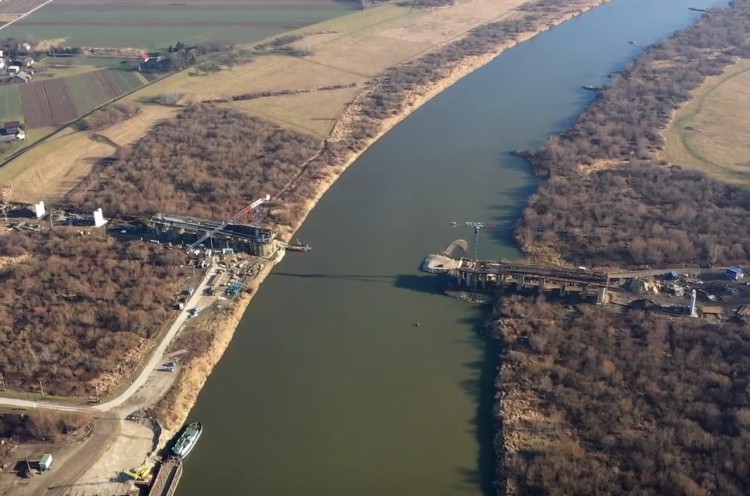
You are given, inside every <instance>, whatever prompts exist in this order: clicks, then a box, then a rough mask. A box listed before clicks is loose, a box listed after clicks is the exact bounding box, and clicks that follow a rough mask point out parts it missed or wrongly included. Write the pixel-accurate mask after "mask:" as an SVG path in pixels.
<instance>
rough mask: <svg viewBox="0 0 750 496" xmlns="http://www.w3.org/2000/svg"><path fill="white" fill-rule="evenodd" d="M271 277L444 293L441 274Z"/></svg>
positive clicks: (276, 274)
mask: <svg viewBox="0 0 750 496" xmlns="http://www.w3.org/2000/svg"><path fill="white" fill-rule="evenodd" d="M271 277H296V278H302V279H331V280H338V281H352V282H367V283H376V284H391V285H393V286H394V287H397V288H400V289H408V290H411V291H417V292H419V293H426V294H435V295H439V294H443V290H442V281H443V276H441V275H439V274H424V275H420V274H395V275H376V274H320V273H319V274H298V273H294V272H273V273H271Z"/></svg>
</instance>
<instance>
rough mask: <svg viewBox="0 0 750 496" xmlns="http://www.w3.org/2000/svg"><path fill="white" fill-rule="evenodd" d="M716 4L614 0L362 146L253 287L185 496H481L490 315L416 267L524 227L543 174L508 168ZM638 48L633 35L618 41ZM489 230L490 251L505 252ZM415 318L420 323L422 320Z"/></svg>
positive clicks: (213, 384)
mask: <svg viewBox="0 0 750 496" xmlns="http://www.w3.org/2000/svg"><path fill="white" fill-rule="evenodd" d="M721 3H723V2H718V1H712V0H662V1H659V2H654V1H653V0H615V1H614V2H612V3H611V4H607V5H605V6H602V7H600V8H598V9H596V10H594V11H591V12H589V13H587V14H584V15H582V16H580V17H578V18H576V19H574V20H572V21H570V22H568V23H566V24H564V25H562V26H560V27H558V28H555V29H553V30H551V31H549V32H547V33H544V34H542V35H540V36H538V37H536V38H534V39H533V40H531V41H529V42H527V43H524V44H522V45H520V46H518V47H516V48H513V49H511V50H509V51H507V52H505V53H504V54H503V55H501V56H500V57H499V58H497V59H496V60H494V61H493V62H492V63H490V64H489V65H487V66H485V67H484V68H482V69H480V70H478V71H476V72H474V73H473V74H471V75H469V76H468V77H466V78H464V79H462V80H461V81H460V82H458V83H457V84H456V85H454V86H453V87H451V88H450V89H448V90H446V91H445V92H443V93H442V94H440V95H439V96H437V97H436V98H434V99H433V100H431V101H430V102H428V103H427V104H426V105H425V106H423V107H422V108H420V109H419V110H417V111H416V112H415V113H414V114H412V115H411V116H410V117H409V118H408V119H406V120H405V121H404V122H403V123H401V124H400V125H398V126H397V127H395V128H394V129H393V130H392V131H391V132H389V133H388V134H387V135H385V136H384V137H383V138H382V139H381V140H380V141H378V142H377V143H376V144H375V145H374V146H373V147H371V148H370V149H369V150H368V151H367V152H366V153H365V154H364V155H362V157H361V158H360V159H359V160H358V161H357V163H356V164H354V165H353V166H352V167H351V168H350V169H349V170H348V171H347V172H346V173H345V174H344V175H343V176H342V177H341V178H340V180H339V181H338V182H337V183H336V184H335V185H334V186H333V187H332V188H331V189H330V191H329V192H328V193H327V194H326V196H325V197H324V198H323V199H322V201H320V203H319V204H318V206H317V207H316V208H315V210H314V211H313V212H312V213H311V215H310V216H309V217H308V220H307V222H306V223H305V225H304V226H303V228H302V229H301V230H300V231H299V232H298V237H299V238H300V239H301V240H302V241H303V242H305V243H309V244H311V245H312V246H313V250H312V251H311V252H308V253H304V254H298V253H289V254H287V256H286V258H285V259H284V260H283V262H282V263H280V264H279V265H278V266H277V267H276V268H275V270H274V273H273V274H272V275H271V276H270V277H269V278H268V279H267V280H266V282H265V283H264V284H263V287H262V289H261V290H260V291H259V293H258V295H257V296H256V297H255V299H254V300H253V302H252V304H251V305H250V308H249V310H248V312H247V313H246V314H245V316H244V318H243V320H242V323H241V324H240V327H239V328H238V330H237V333H236V334H235V337H234V340H233V342H232V344H231V345H230V347H229V349H228V350H227V353H226V354H225V356H224V357H223V359H222V360H221V362H220V363H219V364H218V366H217V368H216V369H215V371H214V373H213V374H212V375H211V377H210V378H209V380H208V382H207V383H206V386H205V388H204V389H203V391H202V392H201V394H200V397H199V399H198V403H197V404H196V406H195V408H194V409H193V411H192V413H191V415H190V420H193V419H195V420H201V421H202V422H203V423H204V425H205V432H204V435H203V437H202V438H201V441H200V443H199V444H198V446H197V447H196V449H195V450H194V452H193V453H192V454H191V455H190V457H189V458H188V460H187V462H186V470H185V475H184V477H183V480H182V482H181V484H180V488H179V490H178V494H179V496H193V495H196V496H197V495H205V494H216V495H225V494H226V495H249V494H257V495H264V496H266V495H267V496H287V495H289V496H291V495H300V494H305V495H321V496H337V495H355V494H356V495H358V496H365V495H373V496H375V495H377V496H383V495H404V496H418V495H428V494H429V495H459V494H460V495H467V494H475V495H481V494H492V480H493V478H494V473H495V464H494V452H493V447H492V442H493V434H494V429H495V425H494V424H493V421H492V408H493V404H494V401H495V400H494V393H495V391H494V379H495V375H496V367H497V360H498V358H497V357H498V354H499V353H498V351H499V350H498V349H497V347H496V345H495V344H494V343H493V342H492V341H491V340H489V339H486V338H483V337H481V335H480V333H479V328H480V327H481V324H482V323H483V321H484V320H485V319H486V318H487V314H486V313H485V312H483V311H481V310H479V309H478V308H477V307H475V306H472V305H469V304H464V303H461V302H459V301H456V300H453V299H450V298H447V297H445V296H442V295H441V294H440V293H439V291H438V282H437V280H435V279H434V278H433V277H430V276H426V275H424V274H421V273H419V272H418V270H417V269H418V266H419V263H420V262H421V260H422V258H423V257H424V256H425V255H426V254H427V253H433V252H436V251H438V250H441V249H443V248H444V247H445V246H446V245H448V243H450V242H451V241H452V240H454V239H456V238H465V239H471V237H472V233H471V231H470V229H468V228H464V227H458V228H451V227H450V223H451V221H459V222H461V221H490V222H508V221H513V220H515V219H517V218H518V216H519V214H520V212H521V210H522V209H523V207H524V205H525V203H526V200H527V198H528V196H529V195H530V194H531V193H532V192H533V191H534V189H535V187H536V181H535V179H534V178H533V177H532V176H531V174H530V172H529V167H528V165H527V164H526V163H525V162H523V161H522V160H520V159H517V158H514V157H512V156H510V154H509V152H510V151H512V150H514V149H519V148H530V147H536V146H538V145H540V144H541V143H542V142H543V140H544V139H545V138H546V137H547V136H549V135H550V134H553V133H556V132H559V131H561V130H562V129H564V128H565V127H567V126H569V125H570V124H571V123H572V122H573V120H574V119H575V117H576V116H577V115H578V114H579V113H580V112H581V111H582V110H583V109H584V108H585V106H586V105H587V103H588V102H589V101H590V100H591V98H593V94H592V93H591V92H587V91H585V90H582V89H581V86H582V85H585V84H595V85H597V84H603V83H605V82H606V74H608V73H610V72H612V71H614V70H618V69H620V68H622V67H623V65H624V64H625V63H627V62H628V61H629V60H632V59H633V58H634V57H635V56H636V55H637V54H638V53H639V52H640V51H641V50H642V49H643V48H644V47H645V46H647V45H649V44H652V43H653V42H655V41H656V40H658V39H661V38H663V37H665V36H667V35H668V34H670V33H671V32H673V31H674V30H676V29H679V28H681V27H683V26H686V25H687V24H688V23H690V22H691V20H692V19H694V18H695V17H696V15H697V14H696V13H695V12H692V11H689V10H687V7H707V6H709V5H717V4H721ZM630 41H633V42H634V43H632V44H631V43H629V42H630ZM517 255H518V253H517V251H516V249H515V248H514V247H513V245H512V243H511V241H510V239H509V233H507V232H502V231H498V232H494V233H493V232H492V231H489V230H488V231H485V232H483V233H482V239H481V243H480V256H481V257H515V256H517ZM416 322H420V323H421V325H420V326H418V327H417V326H415V325H414V324H415V323H416Z"/></svg>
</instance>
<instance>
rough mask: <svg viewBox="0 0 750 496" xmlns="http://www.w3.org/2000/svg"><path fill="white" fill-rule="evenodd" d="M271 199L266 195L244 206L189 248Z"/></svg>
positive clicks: (254, 222)
mask: <svg viewBox="0 0 750 496" xmlns="http://www.w3.org/2000/svg"><path fill="white" fill-rule="evenodd" d="M270 199H271V195H266V196H265V198H261V199H259V200H255V201H254V202H252V203H251V204H250V205H248V206H247V207H245V208H243V209H242V210H240V211H239V212H237V213H236V214H234V215H233V216H232V217H231V218H229V219H227V220H225V221H224V222H222V223H221V224H219V225H218V226H216V227H215V228H214V229H213V230H212V231H209V232H207V233H206V234H204V235H203V237H201V238H200V239H198V241H196V242H195V243H193V244H192V245H190V246H189V248H195V247H196V246H198V245H199V244H201V243H203V242H204V241H206V240H207V239H208V238H210V237H212V236H213V235H214V234H216V233H217V232H219V231H221V230H222V229H224V228H225V227H227V226H228V225H229V224H231V223H232V222H234V221H236V220H237V219H240V218H242V217H244V216H246V215H248V214H249V213H250V212H256V211H257V210H256V209H257V208H258V207H259V206H261V205H262V204H264V203H265V202H267V201H269V200H270ZM256 224H257V218H255V219H254V220H253V225H254V226H255V227H258V226H257V225H256Z"/></svg>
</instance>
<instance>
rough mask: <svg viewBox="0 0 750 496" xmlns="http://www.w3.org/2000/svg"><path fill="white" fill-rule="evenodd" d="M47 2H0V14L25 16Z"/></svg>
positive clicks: (36, 0) (24, 0) (7, 0)
mask: <svg viewBox="0 0 750 496" xmlns="http://www.w3.org/2000/svg"><path fill="white" fill-rule="evenodd" d="M45 1H46V0H5V1H4V2H0V14H25V13H26V12H28V11H30V10H31V9H35V8H36V7H38V6H40V5H41V4H43V3H44V2H45Z"/></svg>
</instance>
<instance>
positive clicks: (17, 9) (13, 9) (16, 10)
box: [0, 0, 54, 30]
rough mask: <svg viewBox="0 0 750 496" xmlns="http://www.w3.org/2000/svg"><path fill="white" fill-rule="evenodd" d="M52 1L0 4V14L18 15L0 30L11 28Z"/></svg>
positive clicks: (23, 1) (0, 27)
mask: <svg viewBox="0 0 750 496" xmlns="http://www.w3.org/2000/svg"><path fill="white" fill-rule="evenodd" d="M53 1H54V0H46V1H45V0H20V4H19V3H16V2H5V3H2V2H0V14H19V15H18V17H16V18H15V19H12V20H10V21H8V22H6V23H5V24H3V25H2V26H0V30H3V29H5V28H7V27H9V26H12V25H13V24H15V23H16V22H18V21H20V20H22V19H23V18H25V17H26V16H28V15H30V14H32V13H34V12H36V11H37V10H39V9H41V8H42V7H44V6H45V5H47V4H50V3H52V2H53ZM25 9H28V10H25Z"/></svg>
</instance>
